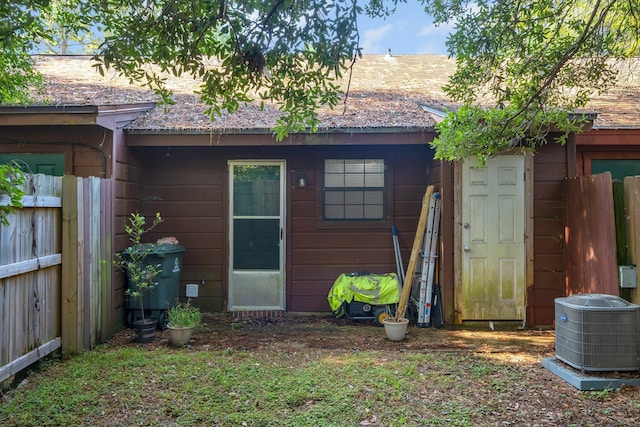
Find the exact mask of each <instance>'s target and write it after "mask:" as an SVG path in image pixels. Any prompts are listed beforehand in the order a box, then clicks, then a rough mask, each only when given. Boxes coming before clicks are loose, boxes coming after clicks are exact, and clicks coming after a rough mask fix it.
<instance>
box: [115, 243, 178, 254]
mask: <svg viewBox="0 0 640 427" xmlns="http://www.w3.org/2000/svg"><path fill="white" fill-rule="evenodd" d="M134 251H135V252H144V253H146V254H147V255H165V254H174V253H180V252H184V251H185V247H184V246H181V245H171V244H169V243H141V244H139V245H136V246H131V247H128V248H127V249H125V250H124V251H123V252H124V253H130V252H134Z"/></svg>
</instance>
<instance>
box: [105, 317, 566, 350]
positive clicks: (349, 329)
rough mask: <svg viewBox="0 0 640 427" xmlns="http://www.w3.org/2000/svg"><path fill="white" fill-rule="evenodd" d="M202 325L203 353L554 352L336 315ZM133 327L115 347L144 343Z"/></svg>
mask: <svg viewBox="0 0 640 427" xmlns="http://www.w3.org/2000/svg"><path fill="white" fill-rule="evenodd" d="M203 317H204V319H203V325H202V326H201V327H200V328H198V330H197V331H196V332H195V333H194V335H193V338H192V340H191V343H190V344H189V347H190V348H192V349H194V350H198V349H208V350H211V349H234V350H260V349H272V348H277V349H278V350H281V351H287V350H289V349H290V350H294V351H295V350H299V349H300V348H313V349H326V350H350V351H353V350H359V351H367V350H401V351H420V352H428V351H438V350H445V351H467V352H485V353H526V354H528V355H531V356H536V357H548V356H552V355H553V354H554V341H555V335H554V332H553V331H552V330H518V331H492V330H490V329H488V328H487V330H465V329H453V328H442V329H436V328H418V327H416V326H414V325H410V326H409V329H408V334H407V338H406V339H405V340H403V341H400V342H394V341H390V340H388V339H387V337H386V335H385V332H384V328H381V327H378V326H375V325H374V324H373V323H372V322H368V321H353V320H348V319H335V318H334V317H332V316H292V315H288V316H286V317H283V318H267V319H237V318H232V317H231V316H229V315H225V314H204V316H203ZM133 339H134V333H133V331H132V330H131V329H124V330H122V331H120V332H119V333H118V334H117V335H116V336H115V337H114V338H113V339H112V340H111V341H110V344H111V345H113V346H121V345H139V344H137V343H135V342H134V341H133ZM168 345H169V344H168V340H167V333H166V332H163V331H157V332H156V339H155V341H154V342H152V343H149V344H144V346H145V347H149V348H154V347H161V346H168Z"/></svg>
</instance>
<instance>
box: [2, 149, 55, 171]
mask: <svg viewBox="0 0 640 427" xmlns="http://www.w3.org/2000/svg"><path fill="white" fill-rule="evenodd" d="M13 161H15V162H17V163H18V165H20V167H21V168H22V170H23V171H24V172H25V173H41V174H44V175H53V176H62V175H64V154H59V153H57V154H45V153H43V154H23V153H15V154H0V163H11V162H13Z"/></svg>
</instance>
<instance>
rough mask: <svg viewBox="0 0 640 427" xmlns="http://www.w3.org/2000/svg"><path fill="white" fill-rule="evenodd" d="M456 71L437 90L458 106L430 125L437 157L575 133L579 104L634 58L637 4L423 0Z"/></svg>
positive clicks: (492, 151)
mask: <svg viewBox="0 0 640 427" xmlns="http://www.w3.org/2000/svg"><path fill="white" fill-rule="evenodd" d="M424 4H425V7H426V12H427V13H431V14H433V16H434V17H435V18H436V22H438V23H445V22H455V31H454V33H453V34H452V35H451V36H450V38H449V39H448V41H447V47H448V49H449V52H450V54H451V55H452V56H453V57H455V58H456V61H457V69H456V72H455V74H454V75H453V77H452V78H451V80H450V82H449V84H448V85H446V86H445V91H446V93H447V94H448V95H450V96H451V97H452V98H453V99H454V100H455V101H458V102H461V103H462V105H463V106H462V108H460V109H459V110H457V111H455V112H451V113H450V114H449V116H448V117H447V119H446V120H444V121H443V122H441V123H440V124H439V125H438V130H439V132H440V133H439V137H438V138H437V140H436V141H435V142H434V146H435V148H436V152H437V156H438V157H440V158H444V159H461V158H465V157H468V156H470V155H478V156H480V159H481V161H482V160H483V159H486V158H489V157H491V156H494V155H497V154H499V153H502V152H504V151H506V150H509V149H513V148H515V147H525V148H529V149H534V148H535V147H536V146H537V145H540V144H544V143H545V141H546V137H547V134H548V132H549V129H551V128H554V129H556V130H558V131H560V132H561V136H560V141H559V142H564V141H565V139H566V137H567V135H568V133H569V132H572V131H576V130H578V129H579V126H580V124H581V120H580V117H576V115H575V114H572V113H574V112H577V111H580V109H582V108H584V107H585V106H586V104H587V102H588V101H589V100H590V99H591V98H592V97H593V96H594V95H597V94H599V93H601V92H604V91H606V90H607V89H609V88H611V87H612V85H614V84H615V82H616V79H617V68H616V60H621V59H627V58H630V57H633V56H635V55H637V54H638V42H639V37H638V36H639V34H638V31H640V25H639V21H638V20H639V19H640V2H638V1H637V0H591V1H587V0H530V1H525V0H499V1H491V0H480V1H473V2H472V1H468V0H427V1H425V3H424Z"/></svg>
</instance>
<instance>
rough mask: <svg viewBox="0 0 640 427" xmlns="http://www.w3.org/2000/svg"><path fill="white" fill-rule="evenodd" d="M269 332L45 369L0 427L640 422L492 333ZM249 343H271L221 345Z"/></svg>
mask: <svg viewBox="0 0 640 427" xmlns="http://www.w3.org/2000/svg"><path fill="white" fill-rule="evenodd" d="M282 326H283V325H279V326H272V325H266V326H265V325H256V326H252V325H246V326H244V325H242V326H241V327H233V328H231V327H229V324H228V323H227V324H226V325H222V327H223V328H224V329H220V330H215V331H214V329H215V328H213V327H211V326H209V329H208V330H207V329H206V328H205V329H204V330H203V331H200V335H199V336H198V337H196V338H195V339H194V345H192V346H190V347H189V348H182V349H174V348H171V347H169V346H168V345H166V343H164V342H163V341H162V333H160V332H159V333H158V335H159V336H158V338H157V339H156V341H159V343H156V344H155V345H153V346H147V345H137V344H134V343H131V342H127V341H126V339H125V343H124V344H122V343H118V344H115V343H108V344H105V345H102V346H99V347H98V348H96V349H95V350H92V351H88V352H85V353H83V354H80V355H76V356H73V357H68V358H63V359H59V358H57V359H49V360H47V361H44V362H42V363H41V364H40V366H39V367H38V368H37V369H36V370H34V371H33V372H32V373H31V374H30V375H29V376H28V377H27V378H26V382H24V383H23V384H22V386H21V387H19V388H15V389H12V390H10V391H7V392H5V394H4V395H2V402H0V426H71V425H86V426H133V425H151V426H207V425H211V426H218V425H219V426H432V425H434V426H469V425H580V426H582V425H599V426H603V425H606V426H610V425H611V426H612V425H638V424H640V392H639V391H638V390H637V389H623V390H611V391H605V392H579V391H577V390H575V389H574V388H573V387H571V386H570V385H568V384H566V383H565V382H563V381H562V380H561V379H559V378H557V377H555V376H554V375H553V374H551V373H549V372H548V371H546V370H545V369H544V368H542V367H541V366H540V358H541V355H544V354H542V353H545V352H546V351H547V350H548V347H543V348H544V349H546V350H541V351H540V350H536V351H532V350H531V348H532V347H530V346H524V347H523V348H521V350H518V348H520V347H518V346H516V347H514V344H513V342H512V341H510V340H503V339H502V338H501V337H502V336H503V335H500V334H501V333H500V332H493V331H491V332H490V334H492V335H491V336H490V338H486V337H485V336H484V335H478V336H477V340H478V342H477V345H474V346H469V347H461V346H460V345H458V344H454V343H455V342H457V341H455V340H456V339H458V340H459V339H460V338H459V337H458V338H456V335H455V334H456V333H457V332H456V331H437V332H436V331H433V330H425V329H418V328H414V327H410V329H411V331H410V335H409V337H408V338H407V339H406V340H405V342H403V343H400V344H397V343H392V342H390V341H388V340H386V341H385V339H384V338H381V339H380V340H379V341H376V340H375V338H374V335H373V334H381V335H382V336H384V332H383V331H381V330H380V329H379V328H373V327H367V326H359V325H337V326H336V325H334V327H327V325H323V326H322V327H319V328H318V329H313V327H299V328H298V329H297V332H295V330H296V327H295V325H294V326H290V327H289V328H288V329H287V330H288V331H289V332H288V333H287V334H286V335H281V334H280V333H279V331H280V329H278V327H282ZM330 326H331V325H330ZM284 327H286V325H284ZM349 328H350V329H349ZM222 330H224V331H225V332H221V331H222ZM291 330H294V332H291ZM345 332H346V333H345ZM223 333H224V334H225V335H224V336H223V335H222V334H223ZM207 334H208V335H207ZM211 334H213V335H214V338H215V339H211V340H205V339H204V337H205V335H206V336H210V335H211ZM253 334H255V335H253ZM363 334H364V340H363V341H362V342H364V341H366V342H371V341H373V344H372V345H369V346H367V348H365V349H361V348H359V347H362V346H360V345H358V343H360V342H361V341H360V339H361V338H362V337H363ZM336 336H337V338H336ZM260 337H267V338H268V337H272V339H266V338H265V340H263V342H262V343H261V344H260V345H256V346H253V347H252V348H249V347H250V346H240V345H237V346H234V345H233V344H232V343H234V342H236V343H239V342H249V341H252V342H255V341H257V340H259V339H260ZM340 337H342V338H344V340H340V339H339V338H340ZM430 337H431V338H430ZM447 337H450V338H447ZM491 337H493V338H491ZM436 338H437V340H439V341H437V342H436ZM546 338H547V341H548V336H547V337H546ZM318 340H320V341H318ZM214 342H222V343H224V344H223V345H220V346H215V345H213V344H212V343H214ZM323 342H324V343H325V345H324V346H323V345H322V343H323ZM337 342H343V344H344V345H341V346H338V345H336V343H337ZM412 342H413V344H414V345H413V346H412V345H411V343H412ZM447 342H449V343H451V345H450V346H448V347H447V345H444V344H446V343H447ZM230 343H231V344H230ZM434 343H435V344H436V345H434ZM443 343H444V344H443ZM487 343H489V345H487ZM500 343H503V344H504V345H502V346H501V345H500ZM354 344H355V346H354ZM429 344H431V347H430V346H429ZM323 347H324V348H323ZM545 356H546V355H545Z"/></svg>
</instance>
